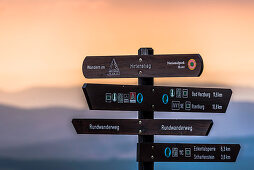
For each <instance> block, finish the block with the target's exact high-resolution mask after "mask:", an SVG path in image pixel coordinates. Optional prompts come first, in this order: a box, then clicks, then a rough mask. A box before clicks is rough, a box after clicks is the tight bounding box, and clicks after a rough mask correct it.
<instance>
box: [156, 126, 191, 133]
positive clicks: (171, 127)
mask: <svg viewBox="0 0 254 170" xmlns="http://www.w3.org/2000/svg"><path fill="white" fill-rule="evenodd" d="M161 130H169V131H174V130H175V131H190V132H192V126H182V125H179V126H171V125H169V126H168V125H161Z"/></svg>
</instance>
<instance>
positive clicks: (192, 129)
mask: <svg viewBox="0 0 254 170" xmlns="http://www.w3.org/2000/svg"><path fill="white" fill-rule="evenodd" d="M82 69H83V74H84V76H85V77H86V78H138V85H109V84H84V86H83V88H82V89H83V92H84V94H85V97H86V100H87V103H88V106H89V109H90V110H121V111H138V119H73V120H72V124H73V126H74V128H75V130H76V132H77V134H111V135H138V144H137V161H138V163H139V165H138V168H139V170H153V169H154V162H235V161H236V158H237V155H238V153H239V151H240V145H239V144H181V143H154V135H186V136H207V135H208V134H209V131H210V129H211V127H212V125H213V121H212V120H204V119H202V120H201V119H188V120H187V119H154V111H158V112H162V111H164V112H193V113H195V112H203V113H225V112H226V110H227V107H228V104H229V101H230V98H231V95H232V91H231V89H220V88H193V87H165V86H154V77H198V76H200V75H201V73H202V71H203V60H202V58H201V56H200V55H199V54H170V55H154V52H153V49H152V48H140V49H139V50H138V55H129V56H88V57H86V58H85V60H84V62H83V68H82Z"/></svg>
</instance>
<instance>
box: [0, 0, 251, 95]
mask: <svg viewBox="0 0 254 170" xmlns="http://www.w3.org/2000/svg"><path fill="white" fill-rule="evenodd" d="M253 9H254V2H252V1H247V0H243V1H241V0H238V1H237V0H235V1H232V2H231V1H226V0H222V1H201V0H196V1H184V0H181V1H178V0H173V1H166V0H146V1H145V0H142V1H134V0H122V1H121V0H0V77H1V81H0V90H4V91H11V92H13V91H17V90H22V89H26V88H31V87H37V86H40V87H52V86H54V87H71V86H81V85H82V84H83V83H84V82H94V83H95V82H99V83H102V82H106V83H132V82H133V81H134V82H135V80H134V79H128V80H126V79H118V80H112V79H111V80H87V79H85V78H84V77H83V74H82V70H81V66H82V61H83V59H84V57H85V56H88V55H89V56H91V55H118V54H119V55H125V54H137V50H138V49H139V48H140V47H152V48H153V49H154V51H155V54H170V53H171V54H173V53H200V54H201V56H202V57H203V60H204V66H205V68H204V72H203V74H202V75H201V77H200V78H167V79H166V78H163V79H158V81H157V83H158V84H160V82H166V83H168V85H170V82H180V83H182V84H183V85H184V83H185V82H195V83H219V84H224V85H226V86H241V87H253V88H254V78H253V75H254V10H253Z"/></svg>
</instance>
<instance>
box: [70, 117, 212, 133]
mask: <svg viewBox="0 0 254 170" xmlns="http://www.w3.org/2000/svg"><path fill="white" fill-rule="evenodd" d="M72 123H73V126H74V128H75V130H76V131H77V133H78V134H115V135H192V136H193V135H196V136H207V135H208V133H209V131H210V129H211V127H212V124H213V121H212V120H181V119H176V120H174V119H171V120H167V119H73V120H72Z"/></svg>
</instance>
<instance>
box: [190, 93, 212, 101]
mask: <svg viewBox="0 0 254 170" xmlns="http://www.w3.org/2000/svg"><path fill="white" fill-rule="evenodd" d="M192 97H203V98H209V99H210V97H211V93H206V92H194V91H192Z"/></svg>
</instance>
